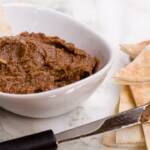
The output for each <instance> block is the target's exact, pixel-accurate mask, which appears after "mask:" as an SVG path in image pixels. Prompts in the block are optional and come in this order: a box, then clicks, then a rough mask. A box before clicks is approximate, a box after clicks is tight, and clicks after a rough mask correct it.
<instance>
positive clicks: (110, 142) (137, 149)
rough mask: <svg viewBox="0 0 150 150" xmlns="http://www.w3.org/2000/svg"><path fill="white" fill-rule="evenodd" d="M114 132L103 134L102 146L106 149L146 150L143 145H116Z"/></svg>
mask: <svg viewBox="0 0 150 150" xmlns="http://www.w3.org/2000/svg"><path fill="white" fill-rule="evenodd" d="M115 139H116V137H115V131H113V132H107V133H104V134H103V137H102V144H103V145H105V146H107V147H111V148H112V147H115V148H119V149H120V148H131V149H132V148H133V149H134V150H146V149H145V144H144V143H127V144H126V143H125V144H123V143H122V144H116V140H115Z"/></svg>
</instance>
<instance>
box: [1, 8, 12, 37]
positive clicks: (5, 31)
mask: <svg viewBox="0 0 150 150" xmlns="http://www.w3.org/2000/svg"><path fill="white" fill-rule="evenodd" d="M11 33H12V31H11V26H10V25H9V23H8V21H7V18H6V15H5V11H4V8H3V7H2V5H0V36H5V35H11Z"/></svg>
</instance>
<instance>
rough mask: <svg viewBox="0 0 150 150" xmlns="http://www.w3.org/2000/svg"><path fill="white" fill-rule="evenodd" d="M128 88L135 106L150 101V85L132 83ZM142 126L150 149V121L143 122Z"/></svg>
mask: <svg viewBox="0 0 150 150" xmlns="http://www.w3.org/2000/svg"><path fill="white" fill-rule="evenodd" d="M130 88H131V91H132V94H133V97H134V100H135V103H136V105H137V106H140V105H143V104H145V103H147V102H149V101H150V99H149V97H150V85H142V84H141V85H132V86H130ZM142 127H143V131H144V136H145V141H146V146H147V149H148V150H150V123H149V122H147V123H144V124H143V125H142Z"/></svg>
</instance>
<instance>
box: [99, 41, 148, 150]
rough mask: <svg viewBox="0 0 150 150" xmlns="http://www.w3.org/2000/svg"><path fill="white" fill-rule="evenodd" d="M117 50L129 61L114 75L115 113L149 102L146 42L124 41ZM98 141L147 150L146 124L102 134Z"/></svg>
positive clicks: (109, 144)
mask: <svg viewBox="0 0 150 150" xmlns="http://www.w3.org/2000/svg"><path fill="white" fill-rule="evenodd" d="M121 49H122V50H123V51H124V52H125V53H127V54H128V55H129V56H130V58H131V60H132V61H131V63H129V64H128V65H127V66H125V67H124V68H122V69H121V70H120V71H119V72H117V73H116V74H115V80H116V81H117V83H118V84H119V85H120V87H121V93H120V101H119V106H118V107H119V108H118V112H122V111H125V110H128V109H131V108H134V107H136V106H139V105H143V104H145V103H147V102H150V41H144V42H141V43H138V44H124V45H121ZM102 142H103V144H104V145H107V146H110V147H120V148H121V147H124V148H132V149H148V150H150V123H149V122H147V123H144V124H142V125H135V126H133V127H128V128H126V129H121V130H118V131H115V132H108V133H105V134H104V136H103V141H102Z"/></svg>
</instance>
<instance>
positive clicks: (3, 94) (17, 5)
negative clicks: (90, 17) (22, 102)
mask: <svg viewBox="0 0 150 150" xmlns="http://www.w3.org/2000/svg"><path fill="white" fill-rule="evenodd" d="M3 6H4V7H26V8H33V9H38V10H40V11H48V12H50V13H52V14H56V15H59V16H61V17H64V18H66V19H68V20H70V21H72V22H73V23H75V24H76V25H78V26H79V27H81V28H84V29H86V30H88V32H89V33H90V34H93V35H94V36H96V38H97V39H99V40H100V41H101V42H102V43H103V44H104V45H105V46H106V47H107V50H108V53H109V55H110V56H109V60H108V61H107V63H106V64H105V65H104V66H103V67H102V68H101V69H100V70H99V71H97V72H95V73H94V74H92V75H91V76H89V77H87V78H84V79H82V80H79V81H76V82H74V83H71V84H68V85H65V86H63V87H59V88H56V89H52V90H47V91H43V92H39V93H28V94H13V93H4V92H0V96H7V97H15V98H22V97H24V98H25V97H26V98H28V97H31V96H34V97H36V96H43V95H47V94H48V95H49V94H51V95H56V93H59V92H61V91H65V90H67V89H70V88H73V87H75V86H77V85H83V83H84V82H86V81H88V80H92V79H93V78H95V77H97V76H99V75H100V74H102V73H103V72H105V71H106V70H107V69H109V68H110V67H111V65H112V63H113V58H114V56H115V54H114V52H113V49H112V48H111V46H110V43H109V42H108V41H109V40H108V39H106V37H105V38H104V36H103V35H102V34H97V33H96V32H95V31H94V30H93V29H91V28H90V27H88V26H87V25H86V24H84V23H82V22H79V21H77V20H76V19H75V18H72V17H71V16H69V15H67V14H64V13H61V12H58V11H56V10H54V9H52V8H46V7H41V6H37V5H36V6H35V5H33V4H27V3H16V2H15V3H11V2H10V3H7V2H6V3H4V4H3Z"/></svg>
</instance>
